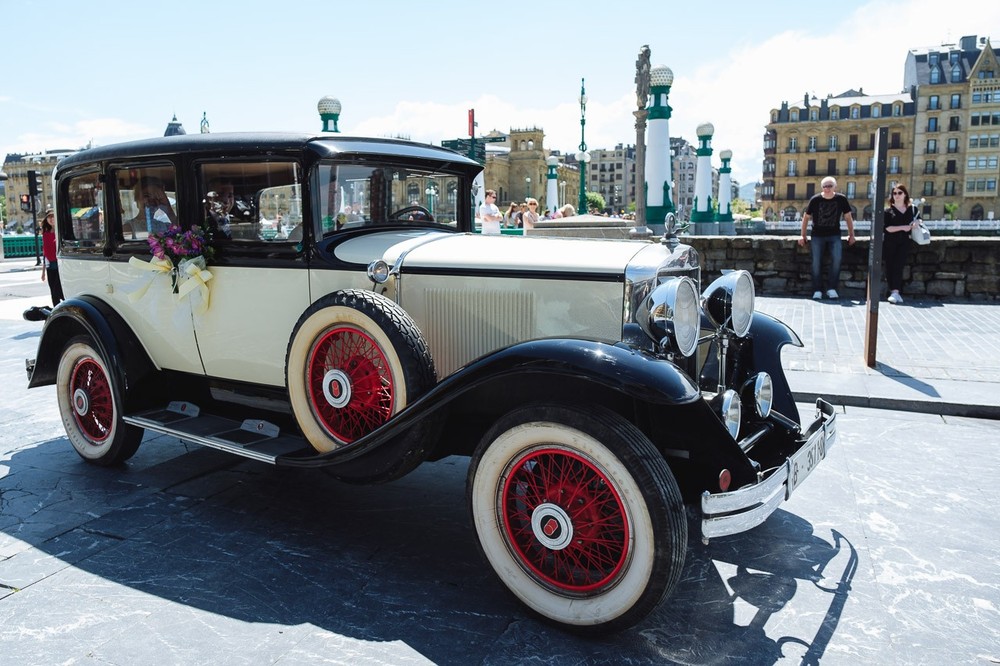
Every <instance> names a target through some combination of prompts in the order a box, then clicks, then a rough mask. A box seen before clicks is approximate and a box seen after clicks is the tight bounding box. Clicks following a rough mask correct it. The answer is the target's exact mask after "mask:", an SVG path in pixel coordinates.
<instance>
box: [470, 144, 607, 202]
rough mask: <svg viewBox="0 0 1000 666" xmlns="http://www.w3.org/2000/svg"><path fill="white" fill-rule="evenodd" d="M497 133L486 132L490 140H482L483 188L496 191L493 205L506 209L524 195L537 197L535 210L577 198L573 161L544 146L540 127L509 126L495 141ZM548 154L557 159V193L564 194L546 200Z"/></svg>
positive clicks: (578, 176) (577, 186)
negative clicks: (484, 157)
mask: <svg viewBox="0 0 1000 666" xmlns="http://www.w3.org/2000/svg"><path fill="white" fill-rule="evenodd" d="M501 136H503V135H502V134H501V133H500V132H497V131H496V130H494V131H493V132H490V133H489V134H487V135H486V137H487V138H490V139H492V141H491V142H489V143H487V144H486V167H485V170H484V178H485V183H486V188H487V189H491V190H496V191H497V206H498V207H500V208H501V210H502V211H506V209H507V207H508V206H509V205H510V202H511V201H524V200H525V199H526V198H528V197H534V198H535V199H537V200H538V209H539V211H546V210H552V209H553V208H558V207H560V206H561V205H563V204H566V203H574V202H575V201H576V200H577V199H578V198H579V195H580V172H579V171H578V170H577V167H576V164H575V163H574V164H572V165H570V164H566V163H565V161H564V160H563V156H562V155H560V154H559V153H558V152H555V151H549V150H547V149H546V148H545V145H544V142H545V132H544V131H543V130H542V129H540V128H538V127H531V128H524V129H513V128H511V130H510V133H509V134H507V135H506V137H507V138H506V141H496V139H498V138H500V137H501ZM550 155H555V156H556V157H558V158H559V159H560V163H559V164H558V166H557V167H556V178H557V180H558V181H559V183H560V186H559V188H558V191H559V192H560V193H561V194H560V197H564V198H563V200H562V201H549V200H548V198H549V197H548V196H547V193H546V189H547V188H546V180H547V174H548V168H547V166H546V164H545V160H546V159H547V158H548V157H549V156H550ZM591 168H592V165H591ZM589 171H590V169H588V172H589ZM574 207H575V206H574Z"/></svg>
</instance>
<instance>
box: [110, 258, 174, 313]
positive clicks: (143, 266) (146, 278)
mask: <svg viewBox="0 0 1000 666" xmlns="http://www.w3.org/2000/svg"><path fill="white" fill-rule="evenodd" d="M128 263H129V266H132V267H133V268H136V269H138V270H140V271H144V274H143V275H140V276H139V278H138V279H136V280H135V281H134V282H132V283H131V284H127V285H123V286H122V287H120V289H121V290H122V291H124V292H125V293H126V294H128V300H129V302H130V303H135V302H136V301H138V300H139V299H140V298H142V297H143V296H145V295H146V292H147V291H148V290H149V285H151V284H153V280H155V279H156V276H157V275H170V271H172V270H173V269H174V264H173V263H172V262H171V261H170V260H169V259H157V258H156V257H153V258H152V259H150V260H149V261H143V260H142V259H140V258H139V257H129V260H128Z"/></svg>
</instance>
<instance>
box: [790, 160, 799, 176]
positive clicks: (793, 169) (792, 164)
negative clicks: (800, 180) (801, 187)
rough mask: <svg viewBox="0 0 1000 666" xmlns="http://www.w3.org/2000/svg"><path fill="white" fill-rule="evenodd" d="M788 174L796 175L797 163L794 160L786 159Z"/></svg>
mask: <svg viewBox="0 0 1000 666" xmlns="http://www.w3.org/2000/svg"><path fill="white" fill-rule="evenodd" d="M788 175H789V176H796V175H798V164H796V162H795V160H788Z"/></svg>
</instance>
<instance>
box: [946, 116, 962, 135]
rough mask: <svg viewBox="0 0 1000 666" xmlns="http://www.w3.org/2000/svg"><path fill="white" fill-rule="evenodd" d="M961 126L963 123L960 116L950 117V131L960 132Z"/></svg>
mask: <svg viewBox="0 0 1000 666" xmlns="http://www.w3.org/2000/svg"><path fill="white" fill-rule="evenodd" d="M960 127H961V125H960V123H959V118H958V116H952V117H951V118H949V119H948V131H949V132H958V131H960Z"/></svg>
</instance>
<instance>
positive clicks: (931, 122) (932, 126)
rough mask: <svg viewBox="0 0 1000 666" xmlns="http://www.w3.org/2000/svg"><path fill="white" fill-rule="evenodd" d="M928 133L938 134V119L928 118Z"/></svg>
mask: <svg viewBox="0 0 1000 666" xmlns="http://www.w3.org/2000/svg"><path fill="white" fill-rule="evenodd" d="M927 131H928V132H937V131H938V119H937V118H928V119H927Z"/></svg>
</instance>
